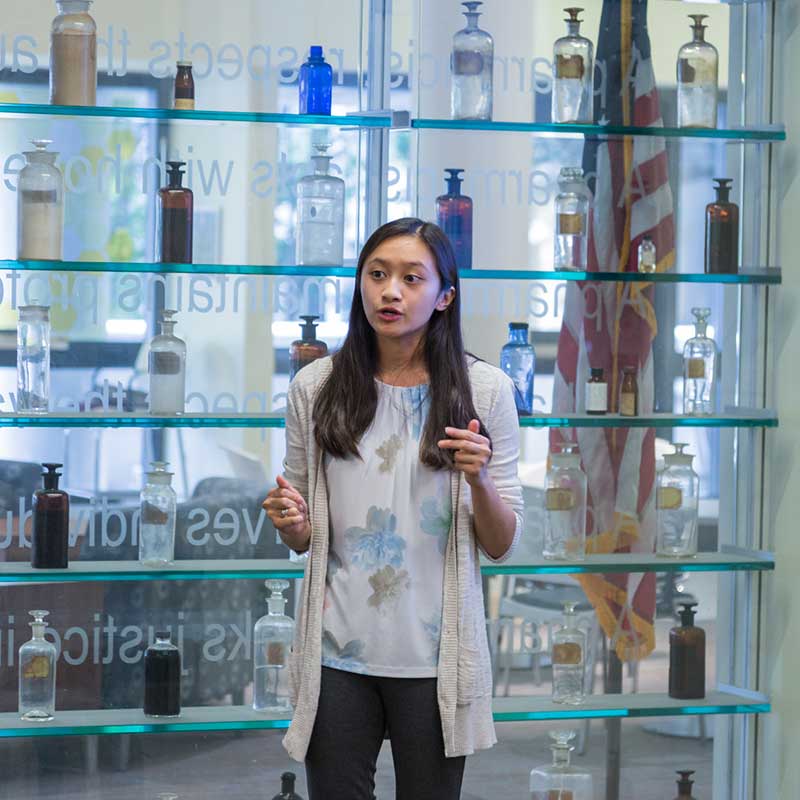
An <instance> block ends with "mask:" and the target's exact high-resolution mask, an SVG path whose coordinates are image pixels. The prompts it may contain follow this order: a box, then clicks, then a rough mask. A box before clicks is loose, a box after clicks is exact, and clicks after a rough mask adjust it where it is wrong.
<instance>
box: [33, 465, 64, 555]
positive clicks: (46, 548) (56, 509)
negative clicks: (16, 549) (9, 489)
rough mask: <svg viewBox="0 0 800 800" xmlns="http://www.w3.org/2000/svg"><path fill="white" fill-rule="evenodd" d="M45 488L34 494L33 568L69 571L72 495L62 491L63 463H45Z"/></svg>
mask: <svg viewBox="0 0 800 800" xmlns="http://www.w3.org/2000/svg"><path fill="white" fill-rule="evenodd" d="M42 466H43V467H44V468H45V469H46V470H47V472H43V473H42V477H43V478H44V488H43V489H37V490H36V491H35V492H34V495H33V533H32V534H31V566H32V567H34V568H35V569H66V568H67V566H69V495H68V494H67V493H66V492H65V491H63V490H62V489H59V488H58V479H59V477H61V473H60V472H56V470H57V469H58V468H59V467H60V466H61V464H42Z"/></svg>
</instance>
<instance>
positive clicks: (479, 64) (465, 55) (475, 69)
mask: <svg viewBox="0 0 800 800" xmlns="http://www.w3.org/2000/svg"><path fill="white" fill-rule="evenodd" d="M452 67H453V74H454V75H480V74H481V72H483V55H482V54H481V53H474V52H471V51H469V50H468V51H465V52H462V51H460V50H459V51H457V52H455V53H453V57H452Z"/></svg>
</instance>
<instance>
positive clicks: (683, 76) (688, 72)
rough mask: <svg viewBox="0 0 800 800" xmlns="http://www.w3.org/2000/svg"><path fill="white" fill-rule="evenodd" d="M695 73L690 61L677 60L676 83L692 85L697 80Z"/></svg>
mask: <svg viewBox="0 0 800 800" xmlns="http://www.w3.org/2000/svg"><path fill="white" fill-rule="evenodd" d="M696 72H697V71H696V70H695V68H694V67H693V66H692V63H691V60H690V59H688V58H679V59H678V83H694V82H695V80H696V78H697V75H696Z"/></svg>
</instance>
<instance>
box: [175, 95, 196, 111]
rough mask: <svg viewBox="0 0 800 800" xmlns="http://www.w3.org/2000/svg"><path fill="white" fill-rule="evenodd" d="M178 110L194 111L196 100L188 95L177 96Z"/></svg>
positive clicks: (176, 106) (176, 108) (176, 105)
mask: <svg viewBox="0 0 800 800" xmlns="http://www.w3.org/2000/svg"><path fill="white" fill-rule="evenodd" d="M175 110H176V111H194V100H192V99H190V98H186V97H176V98H175Z"/></svg>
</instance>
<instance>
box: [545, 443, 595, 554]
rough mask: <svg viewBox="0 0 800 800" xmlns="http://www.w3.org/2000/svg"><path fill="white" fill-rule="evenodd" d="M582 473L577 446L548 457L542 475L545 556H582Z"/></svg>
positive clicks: (584, 487) (584, 488)
mask: <svg viewBox="0 0 800 800" xmlns="http://www.w3.org/2000/svg"><path fill="white" fill-rule="evenodd" d="M587 486H588V484H587V480H586V473H585V472H584V471H583V469H582V468H581V455H580V453H579V452H578V447H577V445H572V444H564V445H562V446H561V452H560V453H553V454H552V455H551V456H550V468H549V469H548V470H547V475H546V476H545V489H544V496H545V529H544V549H543V551H542V555H543V556H544V557H545V558H564V559H569V560H572V561H581V560H583V558H584V557H585V555H586V496H587Z"/></svg>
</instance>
